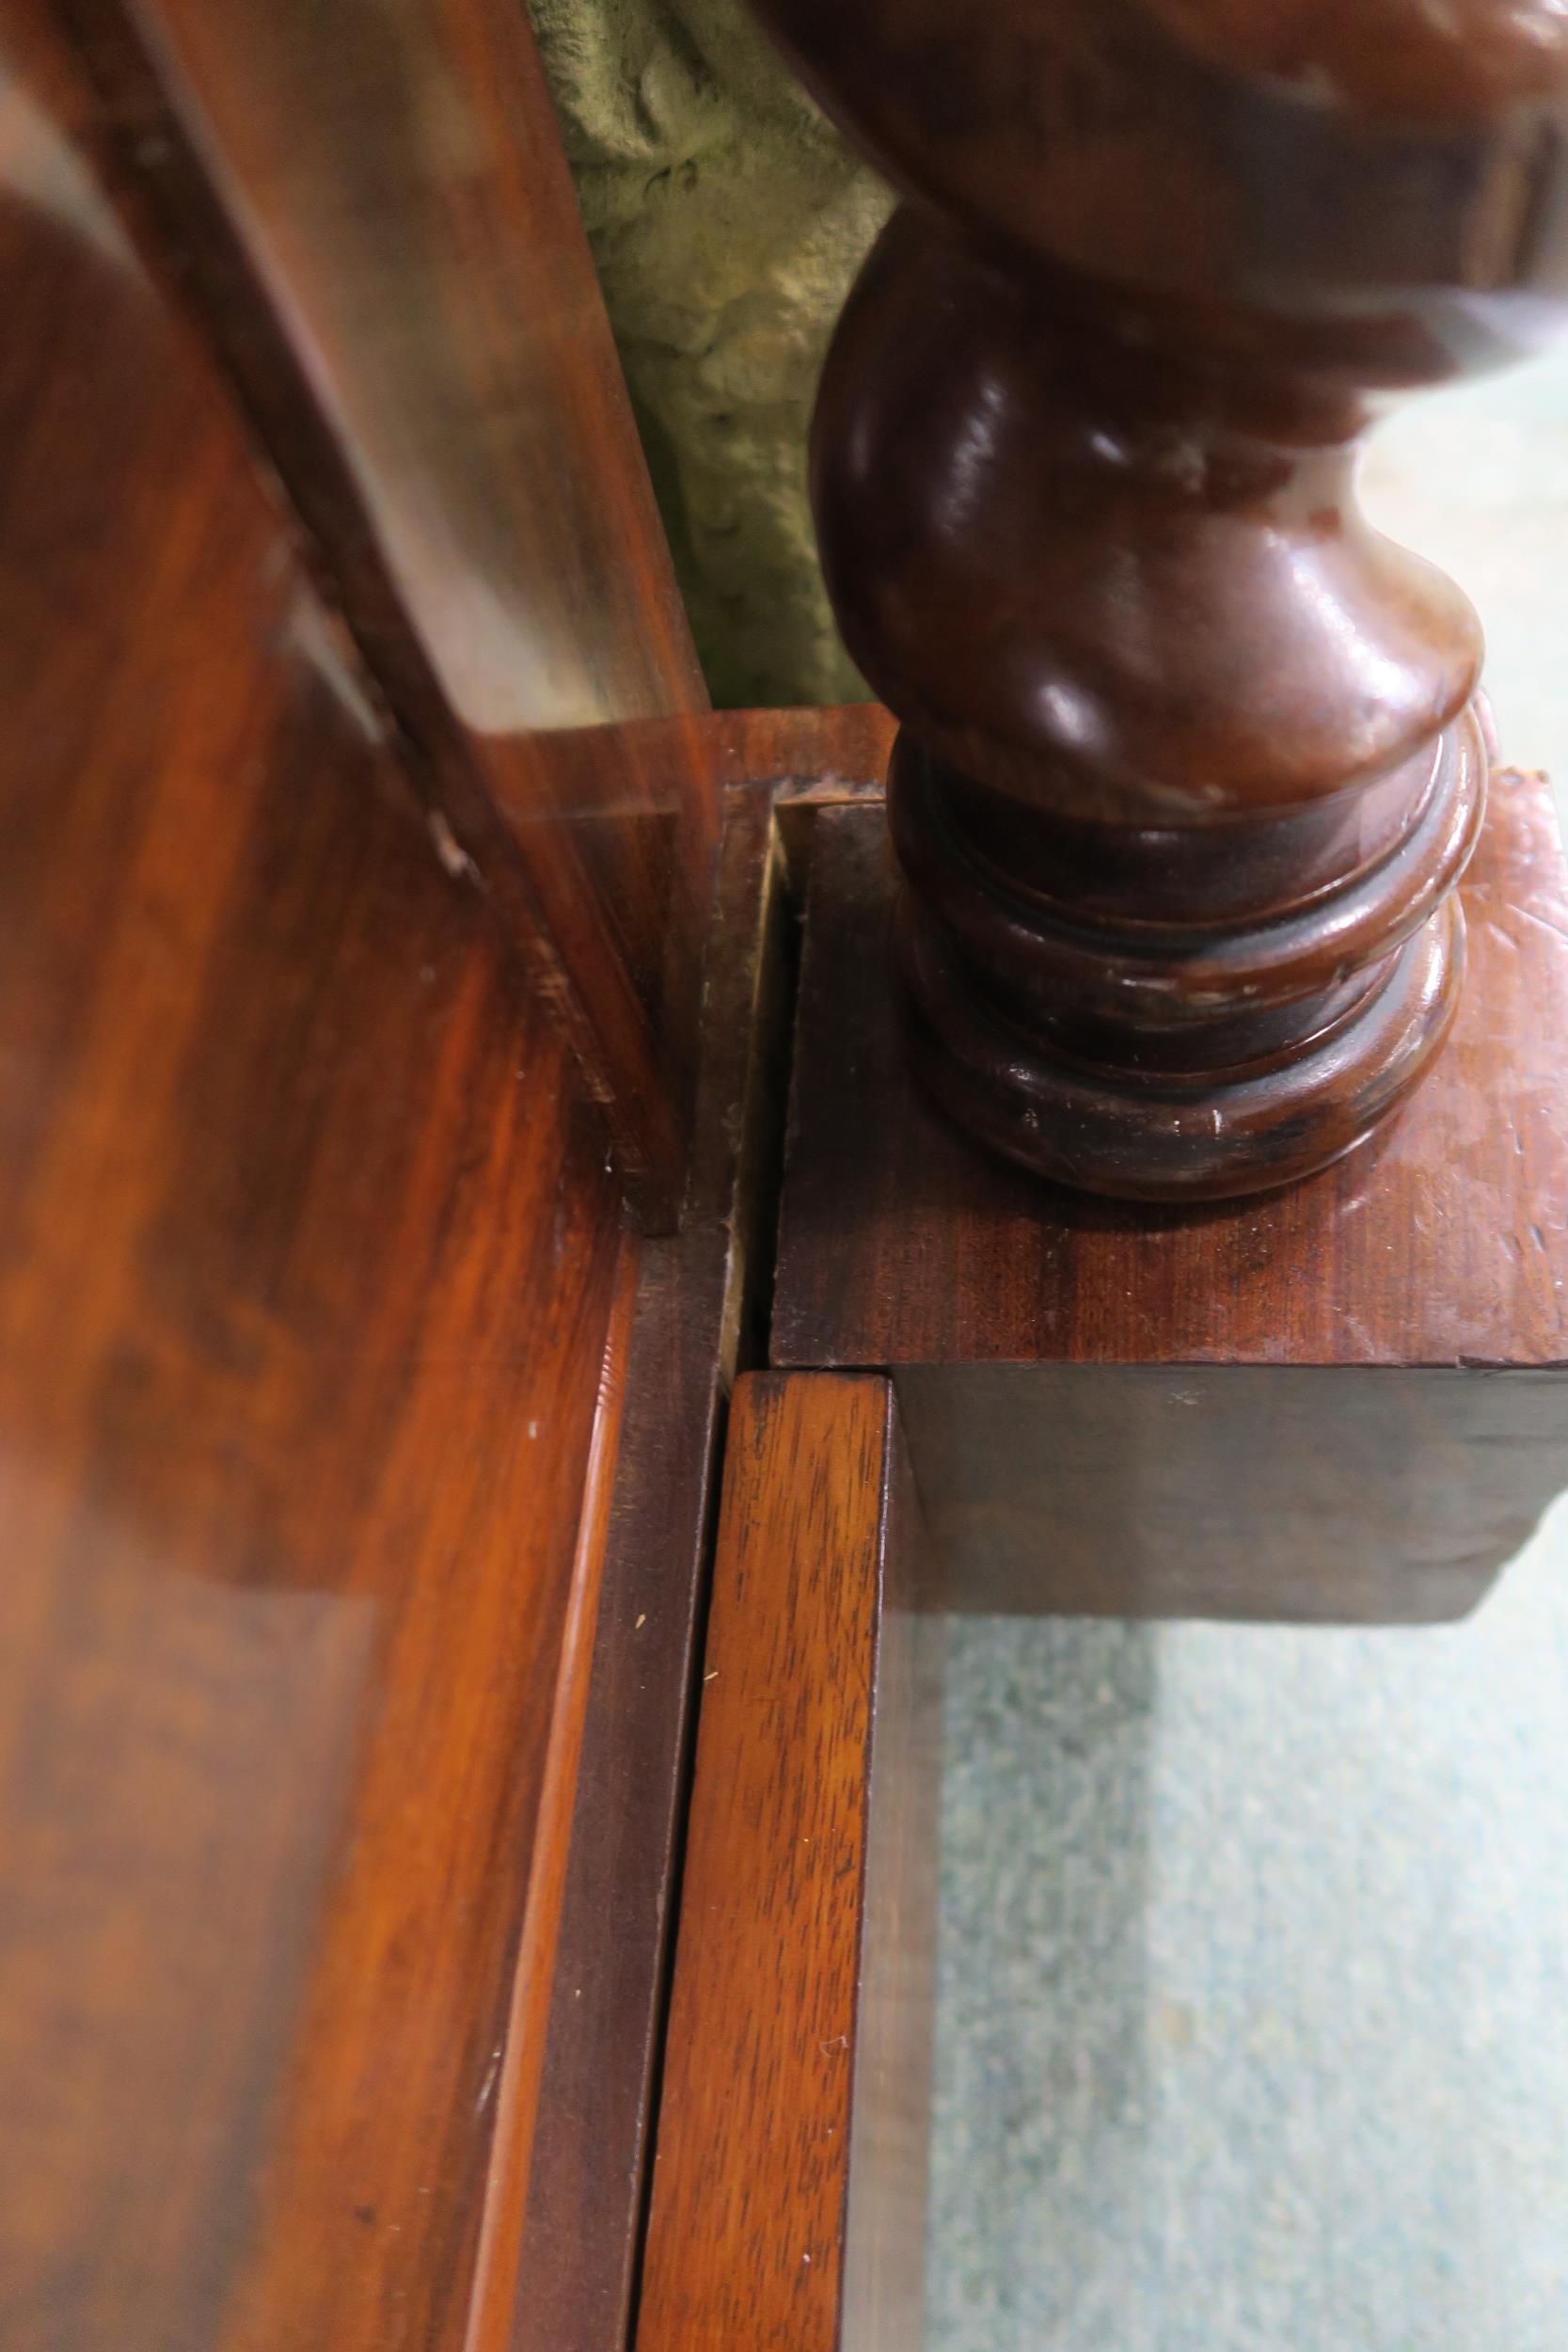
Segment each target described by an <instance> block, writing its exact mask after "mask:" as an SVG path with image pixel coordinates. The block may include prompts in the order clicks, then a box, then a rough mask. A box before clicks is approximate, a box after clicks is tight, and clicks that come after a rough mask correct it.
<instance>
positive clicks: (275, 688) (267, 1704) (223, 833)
mask: <svg viewBox="0 0 1568 2352" xmlns="http://www.w3.org/2000/svg"><path fill="white" fill-rule="evenodd" d="M87 111H88V109H87V100H86V96H85V93H84V90H83V88H82V87H81V86H80V83H79V81H78V79H77V75H76V72H75V68H74V66H73V63H72V61H71V58H70V57H69V56H67V55H66V54H65V53H64V52H63V51H62V50H61V49H60V48H59V47H57V46H56V45H55V40H54V39H53V37H52V34H51V32H50V30H49V27H48V24H47V23H46V21H45V20H44V18H43V16H42V15H41V13H40V9H39V8H37V7H35V6H34V5H33V0H14V5H12V6H11V7H9V8H8V9H7V11H6V13H5V19H4V28H3V31H0V294H3V300H4V309H5V316H6V328H7V331H6V334H5V336H4V338H3V339H0V1560H3V1563H4V1574H3V1578H0V2177H3V2179H4V2182H5V2184H6V2187H5V2194H4V2196H3V2197H0V2342H3V2343H4V2344H5V2345H6V2347H7V2352H64V2347H69V2352H130V2347H133V2346H135V2347H142V2346H146V2347H148V2348H149V2352H151V2348H152V2347H156V2352H242V2348H243V2352H321V2347H323V2346H325V2345H330V2346H332V2347H333V2352H361V2348H362V2352H370V2347H372V2345H373V2346H375V2347H376V2348H377V2352H395V2348H396V2347H408V2352H416V2347H417V2352H428V2348H429V2347H431V2346H433V2345H438V2344H450V2345H456V2344H461V2342H462V2340H463V2337H464V2333H465V2331H466V2328H467V2293H468V2283H469V2279H470V2275H471V2270H472V2264H473V2251H474V2247H473V2241H474V2237H475V2234H476V2233H477V2227H478V2220H479V2215H480V2211H481V2207H482V2202H483V2185H484V2182H485V2178H486V2172H487V2167H488V2163H489V2154H490V2143H491V2132H492V2126H493V2121H494V2115H495V2108H496V2103H497V2098H498V2093H499V2090H500V2087H501V2084H502V2080H503V2077H504V2074H505V2067H504V2059H505V2056H506V2042H507V2038H508V2019H509V2016H510V2015H511V2013H512V2010H513V1988H514V1978H515V1966H516V1961H517V1955H518V1952H519V1948H520V1947H521V1948H522V1949H523V1951H524V1952H525V1954H526V1953H528V1952H534V1953H537V1951H538V1950H539V1949H540V1947H541V1945H542V1944H543V1945H544V1946H546V1947H547V1943H548V1932H549V1926H550V1904H549V1901H548V1900H545V1901H543V1903H542V1904H541V1903H538V1902H536V1903H534V1904H531V1901H530V1896H529V1890H530V1886H531V1884H532V1886H533V1888H534V1890H535V1895H536V1897H537V1896H539V1895H541V1894H543V1895H545V1896H546V1897H547V1896H548V1892H549V1890H548V1886H547V1878H548V1867H547V1865H548V1855H547V1853H546V1851H544V1850H543V1849H542V1846H541V1841H540V1838H539V1836H537V1835H536V1824H537V1822H538V1820H539V1818H540V1812H541V1806H542V1805H543V1804H545V1803H546V1799H547V1794H548V1789H549V1788H550V1785H551V1781H552V1775H553V1776H554V1777H555V1779H556V1780H559V1778H560V1775H561V1771H562V1755H561V1748H560V1741H561V1738H562V1733H563V1732H564V1733H566V1734H569V1733H570V1728H571V1722H572V1711H573V1704H574V1702H573V1695H572V1693H573V1677H574V1669H575V1671H576V1676H577V1682H578V1687H580V1669H581V1660H582V1655H583V1652H584V1649H585V1645H586V1640H587V1638H588V1637H589V1636H590V1635H591V1630H592V1605H593V1562H592V1558H591V1557H590V1555H589V1554H588V1553H586V1552H579V1551H578V1549H577V1540H578V1528H579V1524H580V1523H581V1522H582V1519H583V1516H584V1504H585V1486H586V1483H587V1478H588V1466H589V1462H590V1449H591V1440H592V1437H593V1432H594V1424H595V1418H596V1416H599V1417H600V1421H601V1429H602V1430H604V1431H605V1433H606V1434H605V1435H604V1437H603V1438H602V1441H601V1452H602V1451H603V1450H604V1449H605V1447H607V1446H608V1443H609V1436H608V1423H607V1422H605V1421H604V1419H603V1416H604V1415H610V1416H611V1418H612V1415H613V1407H614V1393H615V1388H616V1379H617V1370H616V1361H615V1357H614V1354H613V1351H611V1352H610V1358H609V1377H608V1383H607V1386H606V1389H605V1393H604V1396H603V1398H602V1399H601V1377H602V1375H604V1374H605V1372H606V1365H607V1334H608V1333H609V1331H610V1319H611V1309H612V1302H613V1300H614V1297H615V1286H616V1281H617V1265H618V1263H619V1264H620V1266H621V1269H622V1271H621V1276H620V1279H621V1283H622V1292H621V1295H622V1298H623V1302H624V1301H625V1299H626V1295H627V1292H626V1284H627V1282H628V1280H629V1271H628V1268H627V1263H626V1261H625V1260H624V1259H622V1258H621V1255H620V1253H621V1249H622V1244H621V1239H620V1221H619V1203H618V1199H617V1196H616V1193H615V1189H614V1185H613V1182H612V1179H611V1178H610V1175H609V1174H608V1173H607V1170H606V1146H605V1137H604V1134H603V1130H602V1125H601V1122H600V1120H599V1119H598V1117H597V1114H596V1113H595V1112H594V1110H593V1108H592V1106H591V1105H588V1104H585V1103H583V1101H582V1100H581V1099H580V1097H579V1095H578V1092H577V1090H576V1088H575V1085H574V1077H573V1071H572V1064H571V1060H570V1057H569V1055H568V1053H567V1051H566V1048H565V1046H564V1045H563V1043H562V1041H561V1039H560V1037H559V1035H558V1033H557V1031H556V1029H555V1027H554V1025H552V1024H551V1023H550V1022H549V1021H548V1020H546V1018H545V1017H544V1016H543V1014H542V1012H541V1009H540V1008H539V1006H538V1005H537V1004H536V1003H534V1002H531V1001H530V1000H529V999H528V998H527V997H526V996H525V995H524V994H523V993H521V992H520V990H519V987H518V985H517V975H516V967H515V959H514V957H513V955H512V953H511V950H510V946H509V943H508V942H507V941H506V940H505V939H504V938H503V937H502V935H501V933H500V931H499V927H498V926H497V925H496V924H495V923H494V921H493V918H492V913H491V910H490V908H489V905H488V903H487V901H486V899H485V898H484V897H483V894H482V893H481V892H479V891H477V890H476V889H475V888H474V887H473V886H472V884H471V882H468V881H467V880H463V879H453V878H452V877H451V875H450V874H448V873H446V872H444V871H443V870H442V867H441V865H440V862H439V861H438V859H437V857H436V854H435V852H434V850H433V846H432V843H431V840H430V838H429V834H428V832H427V829H426V826H425V823H424V820H423V817H422V814H421V812H420V808H419V806H418V803H417V802H416V801H415V799H414V798H413V796H412V795H411V794H410V793H409V792H408V790H407V788H406V786H405V783H404V778H403V775H402V773H401V771H400V769H399V767H398V765H397V762H396V761H395V759H394V758H393V757H392V756H391V755H390V753H389V751H388V745H387V743H386V742H385V741H384V740H383V739H382V738H381V735H380V732H379V729H378V727H377V725H376V723H375V721H374V718H373V715H372V711H371V709H370V707H369V706H368V703H367V700H366V697H365V694H364V691H363V689H362V687H361V685H360V682H359V679H358V676H357V674H356V668H355V664H354V661H353V659H352V655H351V653H350V650H349V649H348V648H347V647H346V645H345V644H343V643H341V642H340V640H339V639H338V638H337V636H336V635H335V633H334V631H333V628H332V627H331V625H330V623H329V621H328V619H327V617H326V615H325V613H324V612H323V610H322V607H321V605H320V603H319V602H318V601H317V599H316V597H315V596H314V594H313V592H312V591H311V589H310V587H309V583H308V581H307V580H305V578H304V577H303V576H302V574H301V571H300V568H299V566H298V564H297V563H296V561H295V558H294V555H293V549H292V547H291V543H290V539H289V536H288V533H287V531H286V529H285V528H284V526H283V525H282V524H281V523H280V521H279V518H278V516H277V514H276V512H275V511H274V509H273V507H272V506H271V504H270V503H269V501H268V500H267V498H266V497H265V495H264V494H263V492H262V490H261V486H260V485H259V483H258V481H257V479H256V477H255V475H254V473H253V471H252V469H251V466H250V463H249V459H248V456H247V453H246V451H245V446H244V443H243V440H242V437H241V436H240V435H239V433H238V431H237V429H236V427H235V425H234V422H233V420H232V418H231V416H230V411H229V409H228V406H227V405H226V403H225V401H224V399H223V397H222V395H221V392H220V389H219V387H218V385H217V383H216V381H215V379H214V376H213V375H212V374H211V373H209V372H208V369H207V364H206V361H205V358H204V356H203V355H202V353H201V352H200V350H199V349H198V347H197V345H196V344H195V342H194V341H193V340H192V339H191V338H190V336H189V335H188V334H187V333H186V332H185V331H184V330H183V329H182V327H181V326H179V325H178V323H177V322H175V321H174V320H173V319H172V317H171V315H170V313H169V312H168V310H166V307H165V306H164V304H163V303H162V302H161V300H160V299H159V297H158V295H157V294H156V293H155V290H154V289H153V288H152V286H151V285H150V282H149V280H148V278H146V276H145V275H144V273H143V272H142V270H141V268H140V267H139V265H138V262H137V260H136V257H135V252H134V250H133V249H132V247H131V246H130V245H129V244H128V243H127V241H126V239H125V237H124V234H123V233H122V230H121V228H120V226H119V219H118V217H117V215H116V214H115V212H114V211H113V210H112V209H111V208H110V207H109V206H108V205H107V204H106V203H105V201H104V200H103V194H102V190H101V188H100V185H99V183H97V181H96V180H95V177H94V166H93V158H92V155H91V152H90V151H89V149H88V147H87V145H86V144H85V135H84V123H85V120H86V118H87ZM623 1320H624V1314H623ZM601 1483H602V1482H601ZM587 1500H588V1502H589V1504H590V1506H592V1504H593V1502H594V1497H593V1495H592V1494H590V1495H589V1496H588V1498H587ZM589 1518H590V1522H592V1518H593V1510H592V1507H590V1511H589ZM525 1931H526V1933H525Z"/></svg>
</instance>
